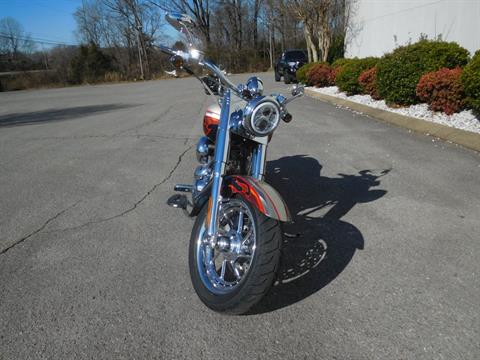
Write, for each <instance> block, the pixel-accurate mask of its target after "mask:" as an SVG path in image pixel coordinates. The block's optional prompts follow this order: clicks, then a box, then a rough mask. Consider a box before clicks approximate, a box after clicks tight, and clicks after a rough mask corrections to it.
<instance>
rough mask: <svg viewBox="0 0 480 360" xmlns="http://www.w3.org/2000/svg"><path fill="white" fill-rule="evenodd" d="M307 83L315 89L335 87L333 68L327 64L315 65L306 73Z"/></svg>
mask: <svg viewBox="0 0 480 360" xmlns="http://www.w3.org/2000/svg"><path fill="white" fill-rule="evenodd" d="M307 82H308V83H309V84H310V85H313V86H315V87H325V86H333V85H335V74H334V71H333V68H332V67H331V66H330V65H328V64H315V65H314V66H312V67H311V68H310V70H308V72H307Z"/></svg>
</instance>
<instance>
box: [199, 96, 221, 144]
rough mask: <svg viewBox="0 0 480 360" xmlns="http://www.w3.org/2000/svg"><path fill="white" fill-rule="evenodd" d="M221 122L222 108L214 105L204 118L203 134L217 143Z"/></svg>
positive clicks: (209, 108)
mask: <svg viewBox="0 0 480 360" xmlns="http://www.w3.org/2000/svg"><path fill="white" fill-rule="evenodd" d="M219 122H220V106H219V105H218V104H212V105H210V106H209V107H208V108H207V111H206V112H205V115H204V117H203V132H204V133H205V136H207V137H208V138H209V139H210V140H212V141H213V142H215V140H216V138H217V129H218V123H219Z"/></svg>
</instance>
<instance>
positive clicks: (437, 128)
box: [305, 89, 480, 152]
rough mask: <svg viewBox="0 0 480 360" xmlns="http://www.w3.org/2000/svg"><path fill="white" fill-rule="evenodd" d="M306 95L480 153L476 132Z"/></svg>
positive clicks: (365, 106)
mask: <svg viewBox="0 0 480 360" xmlns="http://www.w3.org/2000/svg"><path fill="white" fill-rule="evenodd" d="M305 94H307V95H309V96H310V97H313V98H315V99H319V100H322V101H326V102H328V103H331V104H334V105H342V106H345V107H348V108H350V109H352V110H355V111H359V112H361V113H363V114H365V115H369V116H371V117H373V118H375V119H378V120H382V121H385V122H387V123H390V124H394V125H397V126H400V127H403V128H406V129H410V130H413V131H415V132H419V133H422V134H426V135H430V136H434V137H437V138H440V139H443V140H447V141H451V142H452V143H455V144H458V145H462V146H465V147H466V148H469V149H472V150H475V151H478V152H480V134H477V133H474V132H470V131H465V130H460V129H456V128H453V127H450V126H446V125H441V124H437V123H433V122H430V121H426V120H422V119H417V118H414V117H410V116H405V115H400V114H395V113H392V112H390V111H386V110H381V109H376V108H372V107H370V106H367V105H363V104H359V103H356V102H353V101H350V100H345V99H340V98H337V97H335V96H330V95H325V94H320V93H318V92H315V91H312V90H310V89H305Z"/></svg>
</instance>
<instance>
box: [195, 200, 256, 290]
mask: <svg viewBox="0 0 480 360" xmlns="http://www.w3.org/2000/svg"><path fill="white" fill-rule="evenodd" d="M218 224H219V228H218V230H217V234H218V238H217V241H216V243H215V244H214V245H213V244H211V243H210V242H209V241H208V240H207V239H206V236H205V235H206V227H205V224H203V225H202V227H201V229H200V231H199V232H198V237H197V239H196V246H195V247H196V249H195V250H196V255H197V256H196V259H197V261H196V265H197V270H198V273H199V275H200V279H201V280H202V282H203V284H204V286H205V287H206V288H207V289H208V290H209V291H211V292H212V293H214V294H226V293H230V292H231V291H233V290H234V289H236V288H237V286H238V285H239V284H240V283H241V282H242V281H243V280H244V279H245V276H246V274H247V273H248V270H249V269H250V266H251V264H252V261H253V258H254V256H255V248H256V239H257V236H256V230H255V218H254V216H253V214H252V211H251V210H250V209H249V207H248V206H247V205H246V204H245V203H244V202H243V201H241V200H238V199H231V200H229V201H228V202H225V203H223V204H222V206H221V208H220V209H219V221H218Z"/></svg>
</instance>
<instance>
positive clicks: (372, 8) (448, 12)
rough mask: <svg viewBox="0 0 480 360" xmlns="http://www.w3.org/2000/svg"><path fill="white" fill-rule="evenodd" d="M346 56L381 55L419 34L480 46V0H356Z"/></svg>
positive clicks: (475, 47)
mask: <svg viewBox="0 0 480 360" xmlns="http://www.w3.org/2000/svg"><path fill="white" fill-rule="evenodd" d="M351 24H352V26H353V28H352V30H351V31H350V33H349V34H348V37H347V49H346V54H345V56H346V57H355V56H357V57H366V56H382V55H383V54H385V53H387V52H390V51H392V50H393V49H394V48H396V47H397V46H399V45H405V44H408V43H409V42H415V41H417V40H418V39H419V38H420V36H421V35H422V34H424V35H426V36H427V37H428V38H429V39H436V38H438V37H439V36H441V38H442V39H443V40H446V41H455V42H457V43H459V44H460V45H461V46H463V47H464V48H466V49H467V50H468V51H470V53H471V54H473V53H474V52H475V51H476V50H479V49H480V0H437V1H434V0H416V1H415V0H357V1H356V3H355V6H354V10H353V14H352V19H351Z"/></svg>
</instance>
